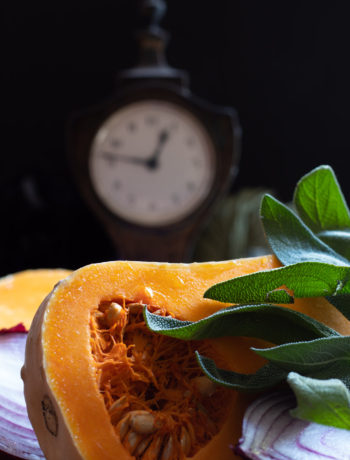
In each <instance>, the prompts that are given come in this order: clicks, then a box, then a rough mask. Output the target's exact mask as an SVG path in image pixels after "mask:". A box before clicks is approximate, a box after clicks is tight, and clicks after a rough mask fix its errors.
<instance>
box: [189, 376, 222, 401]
mask: <svg viewBox="0 0 350 460" xmlns="http://www.w3.org/2000/svg"><path fill="white" fill-rule="evenodd" d="M192 382H193V383H194V386H195V388H196V389H197V391H198V392H199V393H200V394H201V395H202V396H205V397H209V396H211V395H212V394H213V393H215V390H216V384H215V383H214V382H212V381H211V380H209V379H208V377H204V376H200V377H195V378H194V379H192Z"/></svg>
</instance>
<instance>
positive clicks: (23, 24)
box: [0, 0, 350, 275]
mask: <svg viewBox="0 0 350 460" xmlns="http://www.w3.org/2000/svg"><path fill="white" fill-rule="evenodd" d="M0 9H1V19H0V21H1V31H2V32H1V34H2V35H3V36H2V39H1V43H2V45H1V46H2V50H1V67H2V71H1V74H2V78H3V83H2V90H3V91H2V103H1V110H2V113H3V122H2V130H1V131H2V133H1V140H2V142H1V145H2V149H1V155H0V158H1V167H0V206H1V208H0V209H1V224H0V236H1V238H0V275H3V274H6V273H10V272H13V271H17V270H22V269H25V268H30V267H31V268H35V267H58V266H60V267H67V268H77V267H78V266H80V265H83V264H86V263H89V262H94V261H101V260H110V259H113V258H114V257H115V254H114V252H113V248H112V246H111V243H110V241H109V239H108V238H107V237H106V235H105V234H104V231H103V229H102V227H101V226H100V224H99V223H98V222H96V220H95V218H94V217H93V216H92V215H91V213H90V211H89V210H88V209H87V208H86V207H85V205H84V204H83V203H82V202H81V200H80V197H79V195H78V193H77V191H76V189H75V187H74V184H73V181H72V179H71V177H70V174H69V171H68V167H67V162H66V157H65V152H64V150H65V127H66V123H67V120H68V118H69V116H70V114H71V113H72V112H74V111H75V110H77V109H82V108H84V107H88V106H90V105H94V104H95V103H96V102H98V101H100V100H102V99H104V98H106V97H108V95H109V94H111V92H112V91H113V88H114V80H115V74H116V72H117V71H118V70H120V69H123V68H126V67H128V66H130V65H132V64H133V63H134V62H135V52H136V47H135V42H134V39H133V28H134V26H135V23H136V19H135V13H136V1H135V0H134V1H133V0H114V1H111V0H85V1H82V0H75V1H74V0H71V1H67V0H62V1H60V2H58V1H57V0H55V1H43V0H37V1H33V2H28V1H24V0H19V1H17V2H2V4H1V7H0ZM349 13H350V8H349V6H348V2H345V1H338V0H335V1H333V2H322V1H316V0H312V1H306V2H305V1H293V2H291V1H283V2H281V1H267V2H262V1H260V0H215V1H210V2H209V1H204V0H202V1H197V0H169V1H168V13H167V16H166V17H165V19H164V21H163V25H164V27H165V28H166V29H167V30H169V31H170V33H171V36H172V39H171V42H170V44H169V47H168V53H167V54H168V60H169V62H170V63H171V64H172V65H173V66H174V67H178V68H184V69H187V70H188V72H189V74H190V77H191V89H192V91H193V92H194V93H195V94H196V95H197V96H200V97H202V98H205V99H207V100H209V101H211V102H213V103H216V104H220V105H227V106H234V107H236V108H237V110H238V112H239V116H240V120H241V124H242V127H243V150H242V158H241V163H240V173H239V176H238V178H237V180H236V182H235V184H234V185H233V186H232V191H233V192H235V191H237V190H239V189H241V188H242V187H255V186H263V187H270V188H273V189H274V190H275V191H276V193H277V194H278V196H279V197H280V198H281V199H283V200H290V198H291V196H292V191H293V186H294V184H295V182H296V181H297V179H298V178H299V177H300V176H301V175H303V174H304V173H306V172H308V171H309V170H310V169H312V168H313V167H315V166H317V165H319V164H325V163H327V164H331V165H332V166H333V168H334V169H335V171H336V173H337V175H338V179H339V181H340V182H341V184H342V186H343V190H344V192H345V194H346V196H347V198H348V199H349V200H350V182H349V180H348V167H349V160H348V155H349V153H348V152H349V141H348V123H349V119H350V117H349V114H348V107H349V81H350V72H349V69H348V60H349V51H348V49H349V42H350V40H349V38H350V33H349V26H348V23H349Z"/></svg>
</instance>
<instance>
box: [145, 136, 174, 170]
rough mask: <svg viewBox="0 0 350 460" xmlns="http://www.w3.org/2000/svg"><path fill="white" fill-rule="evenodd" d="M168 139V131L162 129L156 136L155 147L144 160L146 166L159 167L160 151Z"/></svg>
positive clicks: (150, 167)
mask: <svg viewBox="0 0 350 460" xmlns="http://www.w3.org/2000/svg"><path fill="white" fill-rule="evenodd" d="M168 139H169V131H168V130H166V129H163V130H162V131H161V132H160V133H159V136H158V143H157V145H156V148H155V149H154V152H153V154H152V156H151V157H150V158H148V160H146V162H145V164H146V166H147V168H149V169H157V168H158V167H159V158H160V155H161V153H162V152H163V148H164V144H165V143H166V142H167V140H168Z"/></svg>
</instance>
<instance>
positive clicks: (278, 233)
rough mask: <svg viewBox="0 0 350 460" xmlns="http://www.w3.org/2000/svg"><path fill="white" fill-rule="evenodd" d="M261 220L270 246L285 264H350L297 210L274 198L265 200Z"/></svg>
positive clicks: (266, 197) (268, 196)
mask: <svg viewBox="0 0 350 460" xmlns="http://www.w3.org/2000/svg"><path fill="white" fill-rule="evenodd" d="M261 219H262V223H263V226H264V229H265V233H266V236H267V239H268V241H269V244H270V246H271V248H272V250H273V252H274V253H275V254H276V256H277V257H278V259H279V260H280V261H281V262H282V263H283V265H291V264H295V263H298V262H321V263H326V264H331V265H339V266H344V265H348V263H349V262H348V261H347V260H346V259H345V258H344V257H342V256H341V255H340V254H337V253H336V252H335V251H334V250H333V249H332V248H330V247H329V246H327V245H326V244H325V243H323V241H321V240H320V239H319V238H317V236H316V235H314V234H313V232H312V231H311V230H310V229H309V228H308V227H307V226H306V225H305V224H304V223H303V222H302V221H301V219H299V217H297V216H296V214H294V213H293V211H291V210H290V209H289V208H288V207H287V206H285V205H284V204H282V203H280V202H279V201H278V200H276V199H275V198H273V197H272V196H270V195H265V197H264V198H263V200H262V204H261Z"/></svg>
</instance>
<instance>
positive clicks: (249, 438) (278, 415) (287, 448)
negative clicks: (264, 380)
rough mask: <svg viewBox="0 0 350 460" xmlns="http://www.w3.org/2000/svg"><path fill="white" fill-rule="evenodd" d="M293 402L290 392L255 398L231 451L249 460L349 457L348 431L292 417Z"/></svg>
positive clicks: (346, 459)
mask: <svg viewBox="0 0 350 460" xmlns="http://www.w3.org/2000/svg"><path fill="white" fill-rule="evenodd" d="M295 405H296V401H295V398H294V396H292V395H291V394H290V393H272V394H268V395H264V396H263V397H261V398H259V399H257V400H255V401H254V402H253V403H252V404H251V405H250V406H249V407H248V409H247V410H246V413H245V415H244V418H243V425H242V437H241V439H240V440H239V442H238V445H237V446H236V447H235V449H234V450H235V453H236V454H237V455H241V456H243V457H245V458H248V459H251V460H322V459H328V460H350V431H348V430H342V429H340V428H334V427H330V426H325V425H319V424H318V423H312V422H307V421H305V420H299V419H296V418H293V417H292V416H291V415H290V414H289V411H290V409H292V408H294V407H295Z"/></svg>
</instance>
